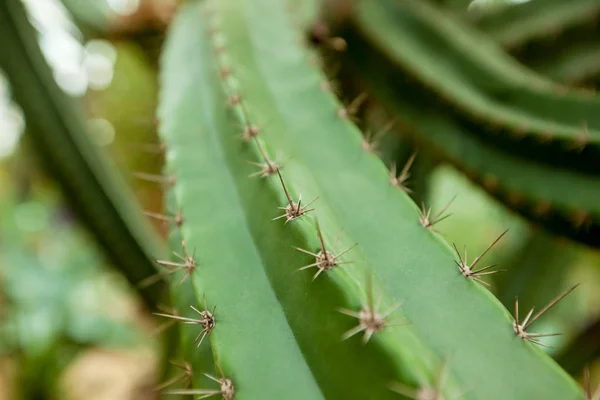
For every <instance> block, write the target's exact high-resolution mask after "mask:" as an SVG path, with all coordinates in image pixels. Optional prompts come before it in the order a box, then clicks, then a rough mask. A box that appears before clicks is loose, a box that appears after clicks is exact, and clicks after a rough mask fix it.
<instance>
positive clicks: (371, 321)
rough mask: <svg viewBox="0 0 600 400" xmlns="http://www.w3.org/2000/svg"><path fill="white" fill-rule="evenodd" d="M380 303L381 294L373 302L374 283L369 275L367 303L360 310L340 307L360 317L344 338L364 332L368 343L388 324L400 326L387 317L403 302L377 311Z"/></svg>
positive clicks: (364, 340)
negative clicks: (382, 311) (389, 320)
mask: <svg viewBox="0 0 600 400" xmlns="http://www.w3.org/2000/svg"><path fill="white" fill-rule="evenodd" d="M380 303H381V296H380V297H379V299H378V300H377V303H376V304H373V285H372V281H371V278H370V275H369V276H368V277H367V304H363V306H362V308H361V309H360V311H358V312H356V311H352V310H348V309H345V308H340V309H339V310H338V312H340V313H342V314H345V315H348V316H350V317H354V318H356V319H358V325H357V326H355V327H354V328H352V329H350V330H348V331H346V332H345V333H344V334H343V335H342V340H347V339H349V338H351V337H352V336H354V335H356V334H357V333H360V332H364V334H363V343H364V344H366V343H367V342H368V341H369V340H370V339H371V337H372V336H373V335H374V334H375V333H377V332H379V331H381V330H383V329H385V328H386V327H388V326H399V325H400V324H390V323H389V322H388V321H387V320H386V319H387V317H388V316H389V315H390V314H392V313H393V312H394V311H396V310H397V309H398V308H399V307H400V306H401V305H402V302H400V303H397V304H396V305H394V306H392V307H391V308H390V309H389V310H387V311H386V312H384V313H380V312H379V311H377V309H378V308H379V305H380Z"/></svg>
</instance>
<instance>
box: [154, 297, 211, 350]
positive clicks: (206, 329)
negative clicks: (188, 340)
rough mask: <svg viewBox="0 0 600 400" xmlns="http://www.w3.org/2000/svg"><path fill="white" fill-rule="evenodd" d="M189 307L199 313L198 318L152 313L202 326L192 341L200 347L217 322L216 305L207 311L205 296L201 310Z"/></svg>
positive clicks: (183, 322)
mask: <svg viewBox="0 0 600 400" xmlns="http://www.w3.org/2000/svg"><path fill="white" fill-rule="evenodd" d="M190 307H191V309H192V310H194V311H195V312H197V313H198V314H199V315H200V319H195V318H187V317H180V316H178V315H171V314H162V313H153V314H154V315H158V316H159V317H165V318H171V319H173V320H175V321H178V322H181V323H182V324H186V325H200V326H202V330H201V331H200V333H199V334H198V336H196V338H195V339H194V343H196V342H198V346H197V347H200V345H201V344H202V341H203V340H204V338H205V337H206V336H208V335H210V333H211V332H212V330H213V329H214V328H215V325H216V323H217V321H216V320H215V311H216V309H217V307H216V306H215V307H213V309H212V311H209V310H208V308H207V307H206V297H204V310H203V311H200V310H198V309H197V308H196V307H194V306H190Z"/></svg>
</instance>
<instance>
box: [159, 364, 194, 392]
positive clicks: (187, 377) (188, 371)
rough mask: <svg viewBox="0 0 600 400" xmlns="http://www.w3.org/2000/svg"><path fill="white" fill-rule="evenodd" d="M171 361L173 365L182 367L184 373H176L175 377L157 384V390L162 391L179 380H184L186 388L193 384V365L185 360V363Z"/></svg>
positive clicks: (178, 367)
mask: <svg viewBox="0 0 600 400" xmlns="http://www.w3.org/2000/svg"><path fill="white" fill-rule="evenodd" d="M169 363H170V364H171V365H173V366H174V367H175V368H177V369H180V370H182V371H183V373H182V374H179V375H176V376H174V377H173V378H171V379H169V380H167V381H165V382H163V383H161V384H159V385H158V386H156V387H155V388H154V391H155V392H160V391H161V390H163V389H165V388H167V387H169V386H171V385H173V384H175V383H177V382H180V381H181V382H182V383H183V384H184V388H186V389H187V388H189V387H190V386H192V380H193V378H194V376H193V371H192V366H191V365H190V364H189V363H188V362H184V363H183V364H179V363H177V362H175V361H169Z"/></svg>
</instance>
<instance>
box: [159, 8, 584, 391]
mask: <svg viewBox="0 0 600 400" xmlns="http://www.w3.org/2000/svg"><path fill="white" fill-rule="evenodd" d="M210 6H211V11H212V12H211V13H210V15H212V16H211V17H210V18H211V21H210V24H211V25H210V27H208V26H207V23H206V22H205V20H204V18H205V17H204V15H203V12H202V9H201V6H200V5H198V4H197V3H191V4H189V5H186V6H184V7H183V8H182V10H181V11H180V15H179V16H178V18H177V19H176V20H175V23H174V25H173V27H172V31H171V33H170V35H169V40H168V44H167V47H166V52H165V54H164V56H163V64H162V67H163V68H162V101H161V106H160V113H159V119H160V122H161V125H160V133H161V136H162V137H163V139H164V140H165V143H166V144H167V147H168V152H167V168H168V171H169V173H172V174H174V175H175V176H176V177H177V183H176V185H175V187H174V194H175V198H176V202H177V206H178V207H180V208H181V209H182V211H183V214H184V218H185V222H184V225H183V227H182V228H181V235H182V237H183V238H184V239H185V240H186V243H187V245H188V248H190V249H196V250H197V252H196V254H197V262H198V263H199V267H198V268H197V271H196V273H195V274H194V276H193V278H192V281H193V284H194V289H195V291H196V298H197V303H199V304H200V303H201V299H202V298H203V296H204V295H206V298H207V300H208V305H209V307H211V306H213V305H217V306H218V308H217V315H216V318H217V325H216V327H215V329H214V330H213V332H212V333H211V334H210V337H209V339H210V346H211V347H212V352H213V356H214V358H215V362H216V363H217V364H218V365H220V366H221V368H222V370H223V371H224V374H225V375H226V376H228V377H233V382H234V385H235V386H236V393H238V394H239V396H240V398H245V399H253V398H278V397H277V396H284V397H285V398H303V399H307V398H311V399H312V398H323V397H326V398H377V399H381V398H397V396H396V395H394V394H393V393H391V392H390V391H389V390H388V389H387V387H386V386H387V384H388V383H389V382H390V381H392V380H397V381H403V382H406V383H407V384H409V385H411V386H416V385H419V384H422V385H431V384H432V382H433V381H434V380H435V377H436V374H437V372H438V371H439V369H440V366H441V363H442V361H443V360H446V359H447V358H450V361H449V370H450V377H449V378H448V379H447V380H446V382H445V384H444V387H443V390H442V391H443V394H444V396H445V397H446V398H452V396H453V395H456V394H458V393H460V392H461V391H462V390H461V389H469V392H468V393H467V394H466V395H465V396H464V397H465V398H473V399H477V398H481V399H506V398H511V399H530V398H536V397H537V398H548V399H553V398H556V399H578V398H581V397H582V396H581V392H580V389H579V388H578V386H577V384H576V383H575V382H574V381H573V380H572V379H571V378H569V377H568V376H567V375H566V374H565V373H564V372H563V371H561V370H560V368H558V366H557V365H556V364H555V363H554V362H553V361H552V360H551V359H550V358H549V357H547V356H546V355H545V354H544V353H543V352H542V351H541V350H539V349H538V348H535V347H534V346H532V345H531V344H529V343H526V342H523V341H522V340H520V339H519V338H517V337H516V336H515V334H514V332H513V329H512V325H511V324H512V318H511V316H510V314H509V313H508V311H507V310H506V309H504V308H503V307H502V306H501V304H500V303H499V302H498V301H497V300H496V299H495V298H494V297H493V296H492V295H491V294H490V293H489V292H488V291H487V290H485V289H484V288H483V287H481V286H479V285H478V284H476V283H474V282H472V281H469V280H467V279H466V278H465V277H463V276H462V275H461V274H460V273H459V271H458V269H457V267H456V265H455V263H454V260H455V255H454V254H453V252H452V251H451V249H450V247H449V246H448V245H447V244H445V243H444V242H442V241H441V240H440V239H439V238H438V237H437V236H436V235H435V234H433V233H432V232H430V231H428V230H426V229H425V228H424V227H423V226H421V225H420V223H419V216H418V208H417V207H416V205H415V204H414V203H413V202H412V201H411V200H410V198H409V197H408V196H407V195H406V194H405V193H403V192H402V191H400V190H398V189H397V188H393V187H391V186H390V185H389V181H388V173H387V170H386V168H385V166H384V165H383V164H382V163H381V162H380V161H379V160H378V159H377V157H376V156H375V155H373V154H369V153H366V152H364V151H362V150H361V147H360V143H361V134H360V132H359V131H358V130H357V129H356V127H354V125H353V124H351V123H350V122H348V121H345V120H342V119H340V118H339V117H338V116H337V112H338V110H339V109H340V104H339V103H338V102H337V100H336V99H335V97H334V96H333V95H332V94H330V93H324V92H323V91H322V90H321V87H320V86H321V82H322V81H323V79H324V77H323V76H322V74H321V73H320V72H319V71H318V70H317V69H315V68H314V67H312V66H311V65H310V63H309V60H308V56H307V53H306V51H305V50H304V49H303V48H302V47H301V46H300V44H299V34H298V33H297V32H295V31H294V30H293V29H292V27H291V23H290V16H289V15H287V14H286V11H285V8H284V6H283V5H282V4H281V3H280V2H277V1H274V0H257V1H254V2H252V3H251V4H249V3H248V2H244V1H241V0H227V1H220V2H213V3H210ZM208 30H211V31H213V34H212V37H211V39H210V41H212V43H211V42H209V40H208V39H207V31H208ZM220 44H224V45H225V47H224V48H223V50H222V52H221V55H219V56H215V55H214V54H213V53H212V51H211V48H210V46H211V45H212V46H215V45H216V46H219V45H220ZM224 65H227V66H230V67H231V68H232V70H233V74H232V76H230V77H229V78H227V79H225V80H221V79H219V78H218V75H217V68H218V67H219V66H221V67H222V66H224ZM224 91H225V92H226V93H227V94H228V95H231V94H233V93H234V91H239V93H240V94H241V96H242V101H243V107H244V108H245V109H246V111H247V112H248V114H249V116H250V117H251V121H252V123H254V124H256V125H257V126H259V127H260V128H261V129H262V131H261V133H260V139H258V140H259V143H262V147H263V148H264V149H265V150H266V151H267V152H268V153H269V154H270V155H272V156H273V157H274V156H275V155H277V154H278V153H279V154H280V158H279V159H278V161H280V162H282V164H283V168H282V175H283V178H284V179H285V182H286V184H287V186H288V188H289V190H290V192H291V194H292V197H293V198H294V199H296V200H297V198H298V196H299V194H300V192H301V193H302V195H303V203H304V204H306V203H307V202H308V201H310V200H312V199H314V198H315V197H317V196H318V197H319V198H318V200H317V202H315V203H314V204H313V206H314V208H315V210H314V211H313V212H311V213H310V214H309V215H307V216H304V217H302V218H300V219H299V220H296V221H292V222H290V223H288V224H285V223H284V222H283V221H282V220H278V221H270V220H271V219H272V218H274V217H276V216H278V215H280V214H281V210H278V209H277V207H280V206H285V205H286V202H287V200H286V198H285V196H284V194H283V191H282V188H281V184H280V183H279V181H278V178H277V177H276V176H271V177H269V178H266V179H260V178H254V179H250V178H248V177H247V176H248V174H250V173H252V172H255V171H256V169H255V168H253V167H252V166H250V165H248V164H247V163H246V160H250V161H260V153H259V151H258V147H257V143H254V142H253V143H244V142H243V141H241V140H240V138H239V134H240V132H241V130H242V129H243V126H244V125H243V124H242V121H243V120H244V118H245V115H244V111H243V110H242V106H241V105H237V106H234V107H231V108H227V107H226V96H225V94H224V93H223V92H224ZM314 217H316V218H318V221H319V224H320V227H321V230H322V232H323V235H324V237H325V242H326V244H327V245H328V246H329V247H331V244H333V243H334V242H335V241H336V240H335V238H336V236H337V235H338V233H340V232H341V234H340V235H339V243H338V245H337V246H336V250H337V251H338V252H339V251H340V250H342V249H345V248H346V247H348V246H350V245H352V244H353V243H358V246H357V247H355V248H354V249H353V250H351V251H350V252H349V253H348V254H347V256H343V257H342V261H346V260H351V261H353V263H352V264H345V265H343V266H338V267H336V268H334V269H333V270H330V271H327V272H324V273H323V274H321V275H320V276H319V277H318V278H317V279H316V280H315V281H312V276H313V274H314V272H315V270H314V269H312V270H309V271H310V272H309V271H299V272H298V271H297V269H298V268H299V267H301V266H303V265H307V264H309V263H312V262H314V258H312V257H310V256H307V255H304V254H302V253H300V252H298V251H296V250H294V249H293V248H292V246H298V247H301V248H305V249H308V250H309V251H313V252H316V251H318V249H319V247H318V246H319V245H318V241H317V238H316V234H315V223H314V219H313V218H314ZM342 229H343V231H342ZM367 276H371V279H372V282H373V283H372V285H373V287H374V292H375V294H376V296H379V295H381V296H382V307H381V309H383V310H386V309H388V308H389V307H391V306H392V305H394V304H396V303H397V302H398V301H400V300H404V304H403V306H402V307H401V308H400V309H398V310H397V311H396V312H395V313H394V314H392V318H391V319H392V320H394V321H396V320H399V321H400V322H401V321H403V320H404V319H406V320H407V322H409V325H407V326H401V327H389V328H387V329H385V330H383V331H381V332H377V333H376V334H375V335H374V336H373V338H372V339H371V341H370V342H369V343H368V344H367V345H366V346H365V345H363V344H362V343H361V341H360V339H359V338H358V337H353V338H351V339H349V340H347V341H341V335H342V333H343V332H344V331H345V330H347V329H350V328H352V327H354V326H355V325H356V322H357V321H356V320H355V319H353V318H351V317H347V316H344V315H341V314H339V313H336V311H335V310H336V308H338V307H345V308H350V309H353V310H358V309H359V308H360V306H361V304H363V303H365V301H366V298H365V294H366V292H367V291H368V285H367V278H366V277H367ZM265 360H268V362H265ZM492 377H493V378H492ZM507 382H510V384H507Z"/></svg>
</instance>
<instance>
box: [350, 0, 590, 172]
mask: <svg viewBox="0 0 600 400" xmlns="http://www.w3.org/2000/svg"><path fill="white" fill-rule="evenodd" d="M357 7H358V10H359V11H357V12H355V13H354V18H353V19H352V24H353V27H354V28H355V29H354V30H352V31H351V32H350V33H349V34H348V35H349V37H347V38H346V39H347V40H348V42H349V46H350V47H358V46H361V44H360V41H361V40H366V41H368V43H369V45H370V46H372V47H373V48H375V49H377V50H378V51H379V52H381V53H382V56H383V57H385V58H386V59H387V60H388V61H389V62H390V63H391V64H392V65H393V66H394V67H395V68H397V70H398V72H401V74H402V77H401V79H396V80H395V82H397V83H398V84H400V82H401V81H406V80H407V79H408V80H409V82H407V83H406V85H404V86H403V90H404V91H411V93H412V92H414V93H415V94H414V95H415V96H420V97H426V98H428V99H435V101H437V102H439V100H441V102H442V106H440V110H443V112H451V113H452V114H453V115H454V116H455V117H456V118H457V119H459V120H460V122H461V123H462V124H465V125H466V126H469V127H477V128H479V131H480V132H481V133H482V135H481V137H482V138H485V139H488V140H490V141H494V142H497V143H498V144H501V145H503V146H504V147H505V148H510V150H511V151H517V152H520V153H521V154H523V155H525V156H527V157H535V158H537V159H539V160H541V161H544V162H548V163H550V162H551V163H553V164H555V165H562V166H567V167H570V168H574V169H578V170H581V171H587V172H594V171H595V170H596V167H595V166H593V164H595V163H594V162H593V161H592V159H595V157H596V156H595V155H593V154H596V144H595V142H596V140H598V139H597V137H598V133H597V131H596V128H595V127H594V125H595V124H596V122H594V119H596V118H595V115H596V114H597V113H596V112H595V110H596V109H597V107H598V100H597V99H595V98H594V97H593V95H592V94H590V93H587V92H578V91H576V90H569V89H567V88H563V87H559V86H557V85H556V84H552V83H550V82H548V81H545V80H544V79H542V78H541V77H539V76H538V75H535V74H533V73H532V72H531V71H529V70H527V69H525V68H522V67H520V66H519V65H518V64H516V63H515V62H514V61H513V60H511V59H510V58H509V57H507V56H505V55H504V54H503V53H501V52H500V51H499V49H497V48H496V47H495V46H494V44H493V43H491V42H489V41H487V40H486V39H485V38H482V37H478V36H477V33H476V32H470V31H469V30H468V29H466V27H463V26H461V25H459V24H457V23H455V21H453V20H452V19H450V18H448V17H447V16H445V15H444V14H443V13H440V12H439V11H437V10H436V9H434V8H432V7H430V6H428V5H427V4H426V3H425V2H413V1H408V2H395V1H391V2H390V1H381V2H358V5H357ZM374 21H375V22H374ZM357 36H359V37H358V38H357ZM424 46H425V48H424ZM440 57H443V59H444V63H439V62H437V60H438V59H439V58H440ZM394 78H400V76H396V77H394ZM484 133H485V135H483V134H484ZM517 141H518V142H519V146H514V144H515V142H517ZM540 143H541V144H540ZM578 143H583V147H584V148H583V149H582V150H581V152H574V151H573V147H574V146H575V147H577V146H576V144H578Z"/></svg>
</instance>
